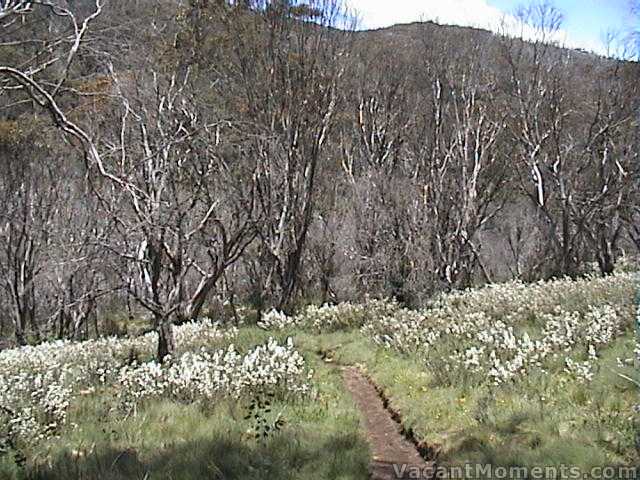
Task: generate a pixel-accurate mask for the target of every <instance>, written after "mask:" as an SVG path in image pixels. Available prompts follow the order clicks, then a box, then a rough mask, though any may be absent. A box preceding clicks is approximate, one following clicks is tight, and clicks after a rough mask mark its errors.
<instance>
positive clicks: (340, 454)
mask: <svg viewBox="0 0 640 480" xmlns="http://www.w3.org/2000/svg"><path fill="white" fill-rule="evenodd" d="M268 336H269V335H268V334H267V333H266V332H264V331H262V330H259V329H257V328H243V329H242V330H241V331H240V333H239V335H238V337H237V338H236V339H234V343H235V344H236V345H238V346H240V347H242V346H248V345H254V344H257V343H261V342H262V341H264V340H265V339H266V338H267V337H268ZM280 337H282V338H286V335H282V336H280ZM307 353H308V354H307V355H306V357H307V361H308V362H309V363H310V365H311V367H312V368H313V369H314V370H315V380H316V382H315V383H316V385H317V387H318V388H317V391H316V392H314V394H313V395H312V398H311V399H308V400H299V401H288V402H284V401H282V400H275V401H274V402H273V405H272V406H271V410H272V411H271V412H270V413H265V414H264V416H265V418H267V420H268V421H269V422H271V423H273V422H275V420H276V415H277V414H278V413H280V414H281V416H282V419H283V421H284V424H283V426H282V428H281V429H280V431H279V432H277V433H275V434H273V435H271V436H270V437H268V438H267V439H266V440H263V439H256V438H255V433H254V427H255V424H254V423H253V422H252V419H245V417H246V414H247V413H248V405H249V402H250V399H241V400H240V401H234V400H221V401H220V402H219V403H217V404H215V405H179V404H176V403H172V402H169V401H154V402H149V403H148V404H147V405H146V406H145V407H144V408H142V409H140V410H139V411H138V412H137V415H135V416H133V415H132V416H129V417H122V418H114V417H112V416H111V415H110V412H109V407H110V402H109V397H108V396H103V395H91V396H87V397H85V398H83V399H82V401H81V402H79V403H78V404H77V405H76V406H75V408H73V410H72V411H71V412H70V418H69V426H68V427H67V428H66V429H65V430H64V431H63V432H62V433H61V435H60V438H57V439H52V440H50V441H48V442H46V443H43V444H41V445H39V446H38V447H37V449H35V450H33V451H29V452H25V453H26V456H27V458H28V459H29V460H28V462H27V465H26V467H25V468H24V469H19V468H17V467H16V465H15V462H13V461H11V460H10V459H8V457H7V456H5V457H0V459H1V460H0V478H2V479H12V480H13V479H23V478H24V479H27V478H28V479H34V480H35V479H38V480H45V479H47V480H49V479H51V480H54V479H55V480H58V479H59V480H68V479H72V478H73V479H78V480H80V479H86V480H89V479H101V480H102V479H105V480H120V479H148V480H152V479H158V480H160V479H162V480H165V479H168V480H191V479H193V480H195V479H198V480H201V479H204V478H206V479H246V478H252V479H274V480H279V479H282V480H284V479H292V480H293V479H299V478H305V479H329V478H331V479H344V480H347V479H349V480H360V479H362V480H364V479H366V478H367V471H368V462H369V450H368V446H367V444H366V441H365V439H364V438H363V436H362V433H361V431H360V429H359V416H358V412H357V411H356V410H355V409H354V406H353V404H352V403H351V400H350V398H349V397H348V396H347V394H346V393H345V392H344V390H343V389H342V383H341V382H342V380H341V375H340V372H339V371H337V370H335V369H333V368H330V367H328V366H325V365H324V362H322V361H321V360H320V359H319V357H318V356H317V355H315V353H313V352H307ZM73 424H77V427H76V428H73Z"/></svg>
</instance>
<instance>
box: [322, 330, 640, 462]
mask: <svg viewBox="0 0 640 480" xmlns="http://www.w3.org/2000/svg"><path fill="white" fill-rule="evenodd" d="M315 342H316V346H317V347H318V348H319V349H320V350H323V349H324V351H329V352H331V353H332V358H333V359H334V361H335V362H337V363H345V364H360V365H363V366H364V368H365V369H366V370H367V372H368V373H369V375H370V376H371V377H372V379H373V380H374V381H375V382H376V383H377V384H378V385H379V386H380V387H382V389H383V390H384V391H385V394H386V395H387V396H388V397H389V398H390V402H391V406H392V408H393V409H394V410H395V411H397V412H399V413H400V415H401V417H402V421H403V424H404V427H405V429H407V430H411V431H412V432H413V434H414V436H416V437H417V439H418V440H419V441H424V442H426V443H427V444H429V445H431V446H436V447H437V449H438V450H439V451H440V456H439V463H440V464H442V465H446V466H461V465H464V464H466V463H480V464H491V465H493V466H494V467H497V466H507V467H508V466H524V467H533V466H536V465H545V466H547V465H548V466H560V465H562V464H564V465H573V466H577V467H579V468H580V469H581V470H582V471H584V472H586V471H589V470H590V469H591V468H592V467H596V466H603V465H612V466H629V465H637V462H638V460H639V457H638V452H637V451H636V449H635V443H634V442H635V435H636V434H637V431H638V427H637V425H635V424H634V421H633V418H632V417H631V416H630V415H629V414H628V413H626V414H625V413H624V412H630V411H631V405H633V404H634V403H635V402H637V389H636V388H635V387H634V386H633V385H632V384H631V383H630V382H628V381H627V380H624V379H622V378H621V377H619V376H618V375H617V373H616V372H617V371H620V369H619V368H618V367H617V365H616V357H625V356H626V357H628V356H629V352H630V351H631V350H632V348H633V343H634V338H633V335H632V334H631V332H629V333H628V334H627V335H625V336H624V337H621V338H619V339H617V340H616V341H615V342H614V343H613V344H611V345H610V346H609V347H608V348H607V349H605V350H603V353H602V358H601V359H600V362H599V365H600V370H599V372H598V373H597V374H596V376H595V378H594V380H593V381H592V382H591V383H581V382H577V381H570V380H569V379H568V378H567V377H566V376H562V375H559V376H555V375H537V376H535V375H533V376H529V377H526V380H525V381H524V382H522V383H520V384H515V385H513V386H509V387H504V386H503V387H500V388H498V387H486V386H483V387H479V388H473V389H470V388H467V387H466V386H465V385H464V384H460V385H453V386H439V385H438V384H437V382H436V381H435V379H434V374H433V373H432V372H430V371H429V370H428V369H427V368H425V367H423V366H422V365H421V362H420V361H419V360H418V359H417V358H414V357H412V356H411V355H401V354H397V353H394V352H393V351H391V350H381V349H379V348H376V347H375V346H373V345H371V343H370V342H369V341H368V340H367V339H365V338H363V337H362V336H361V335H360V334H359V333H355V332H351V333H339V334H333V335H325V336H322V337H318V338H316V339H315Z"/></svg>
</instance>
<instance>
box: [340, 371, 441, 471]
mask: <svg viewBox="0 0 640 480" xmlns="http://www.w3.org/2000/svg"><path fill="white" fill-rule="evenodd" d="M343 377H344V383H345V386H346V388H347V390H349V392H350V393H351V395H352V397H353V399H354V401H355V403H356V405H357V406H358V408H359V409H360V411H361V412H362V417H363V423H364V427H365V429H366V432H367V439H368V440H369V443H370V444H371V449H372V452H373V462H372V464H371V478H372V480H400V479H421V480H426V479H430V478H432V477H433V475H432V469H433V463H432V462H426V461H425V460H424V459H423V458H422V457H421V456H420V454H419V453H418V451H417V450H416V447H415V445H413V444H412V443H411V442H410V441H409V440H407V439H406V438H405V437H404V436H403V435H402V434H401V433H400V426H399V425H398V424H397V423H396V422H395V421H394V420H393V418H392V415H391V412H389V411H388V410H387V409H386V408H385V406H384V403H383V401H382V398H380V395H379V394H378V392H377V391H376V389H375V387H374V386H373V385H372V384H371V382H370V381H369V380H368V379H367V378H366V377H365V376H364V375H363V374H362V373H360V371H359V370H358V369H357V368H354V367H348V368H345V369H344V371H343ZM418 474H419V476H416V475H418Z"/></svg>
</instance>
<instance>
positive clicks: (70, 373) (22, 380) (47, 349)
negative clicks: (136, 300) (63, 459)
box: [0, 319, 237, 448]
mask: <svg viewBox="0 0 640 480" xmlns="http://www.w3.org/2000/svg"><path fill="white" fill-rule="evenodd" d="M236 333H237V331H236V330H235V329H225V330H223V329H221V328H220V327H219V325H218V324H216V323H213V322H211V320H208V319H204V320H203V321H201V322H191V323H186V324H184V325H181V326H178V327H176V328H175V336H176V340H177V342H178V345H179V348H180V351H184V350H185V349H192V348H196V347H198V346H203V345H207V344H211V343H212V342H214V341H220V340H225V339H230V338H233V337H234V336H235V335H236ZM156 343H157V333H155V332H154V333H149V334H146V335H144V336H140V337H135V338H115V337H110V338H101V339H97V340H89V341H85V342H70V341H54V342H47V343H43V344H40V345H37V346H25V347H20V348H16V349H12V350H4V351H2V352H0V407H1V408H0V441H2V440H3V439H4V441H5V442H6V441H7V439H8V441H9V442H10V443H11V444H12V445H15V446H17V447H18V448H19V447H20V446H21V445H25V444H32V443H34V442H37V441H38V440H41V439H43V438H45V437H47V436H50V435H55V433H56V432H57V431H58V430H59V428H60V427H61V426H62V425H63V424H64V423H65V421H66V418H67V411H68V408H69V406H70V404H71V402H72V400H73V398H74V397H75V396H76V395H79V394H81V393H87V392H90V391H92V390H94V389H95V388H96V387H100V386H104V387H108V386H114V385H115V386H119V382H120V381H121V380H122V378H123V375H122V371H123V369H124V370H125V371H126V370H127V369H128V368H129V367H127V363H129V362H131V360H132V358H131V357H132V353H133V354H135V355H134V356H136V357H147V358H149V357H152V356H153V355H154V352H155V345H156ZM188 358H189V356H187V357H185V360H184V362H188ZM148 368H149V369H150V370H152V367H150V366H149V367H148ZM150 375H153V373H150Z"/></svg>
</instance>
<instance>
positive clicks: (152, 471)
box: [26, 433, 368, 480]
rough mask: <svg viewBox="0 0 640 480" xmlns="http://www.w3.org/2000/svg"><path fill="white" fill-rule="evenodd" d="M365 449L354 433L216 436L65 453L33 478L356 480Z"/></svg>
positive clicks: (363, 473) (362, 472)
mask: <svg viewBox="0 0 640 480" xmlns="http://www.w3.org/2000/svg"><path fill="white" fill-rule="evenodd" d="M366 451H367V447H366V445H364V444H363V441H362V440H361V439H360V438H358V437H357V436H356V435H352V434H345V435H333V436H330V437H328V438H327V437H325V438H324V441H323V442H321V443H320V444H318V445H313V444H312V443H311V442H308V441H307V442H305V441H302V440H301V439H299V438H297V436H296V435H286V434H285V433H281V434H279V435H278V436H275V437H273V438H271V439H269V440H268V441H266V442H265V443H264V444H262V443H260V442H255V441H252V440H247V439H241V438H212V439H207V440H202V441H198V442H195V441H194V442H186V443H182V444H180V445H173V446H168V447H167V448H165V449H164V450H162V451H157V452H155V453H154V452H151V453H149V454H144V455H143V454H139V453H138V452H137V451H135V450H133V449H129V450H115V449H113V448H112V447H105V448H103V449H99V448H96V450H95V451H94V452H93V453H90V454H88V455H86V456H78V455H72V454H71V453H66V454H64V455H61V456H60V457H59V458H57V459H56V460H54V462H53V463H51V464H48V465H40V466H38V467H34V468H33V470H32V471H31V472H30V473H29V474H28V475H27V477H26V478H28V479H33V480H71V479H74V480H94V479H96V480H97V479H100V480H116V479H117V480H120V479H141V480H142V479H148V480H151V479H158V480H159V479H162V480H183V479H184V480H191V479H193V480H196V479H197V480H204V479H207V480H209V479H211V480H222V479H224V480H227V479H228V480H231V479H252V480H253V479H265V480H267V479H268V480H280V479H283V480H284V479H291V480H293V479H300V478H304V479H345V480H346V479H354V480H355V479H358V480H360V479H361V480H365V479H367V478H368V475H367V468H368V465H367V455H366V454H363V452H366Z"/></svg>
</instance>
